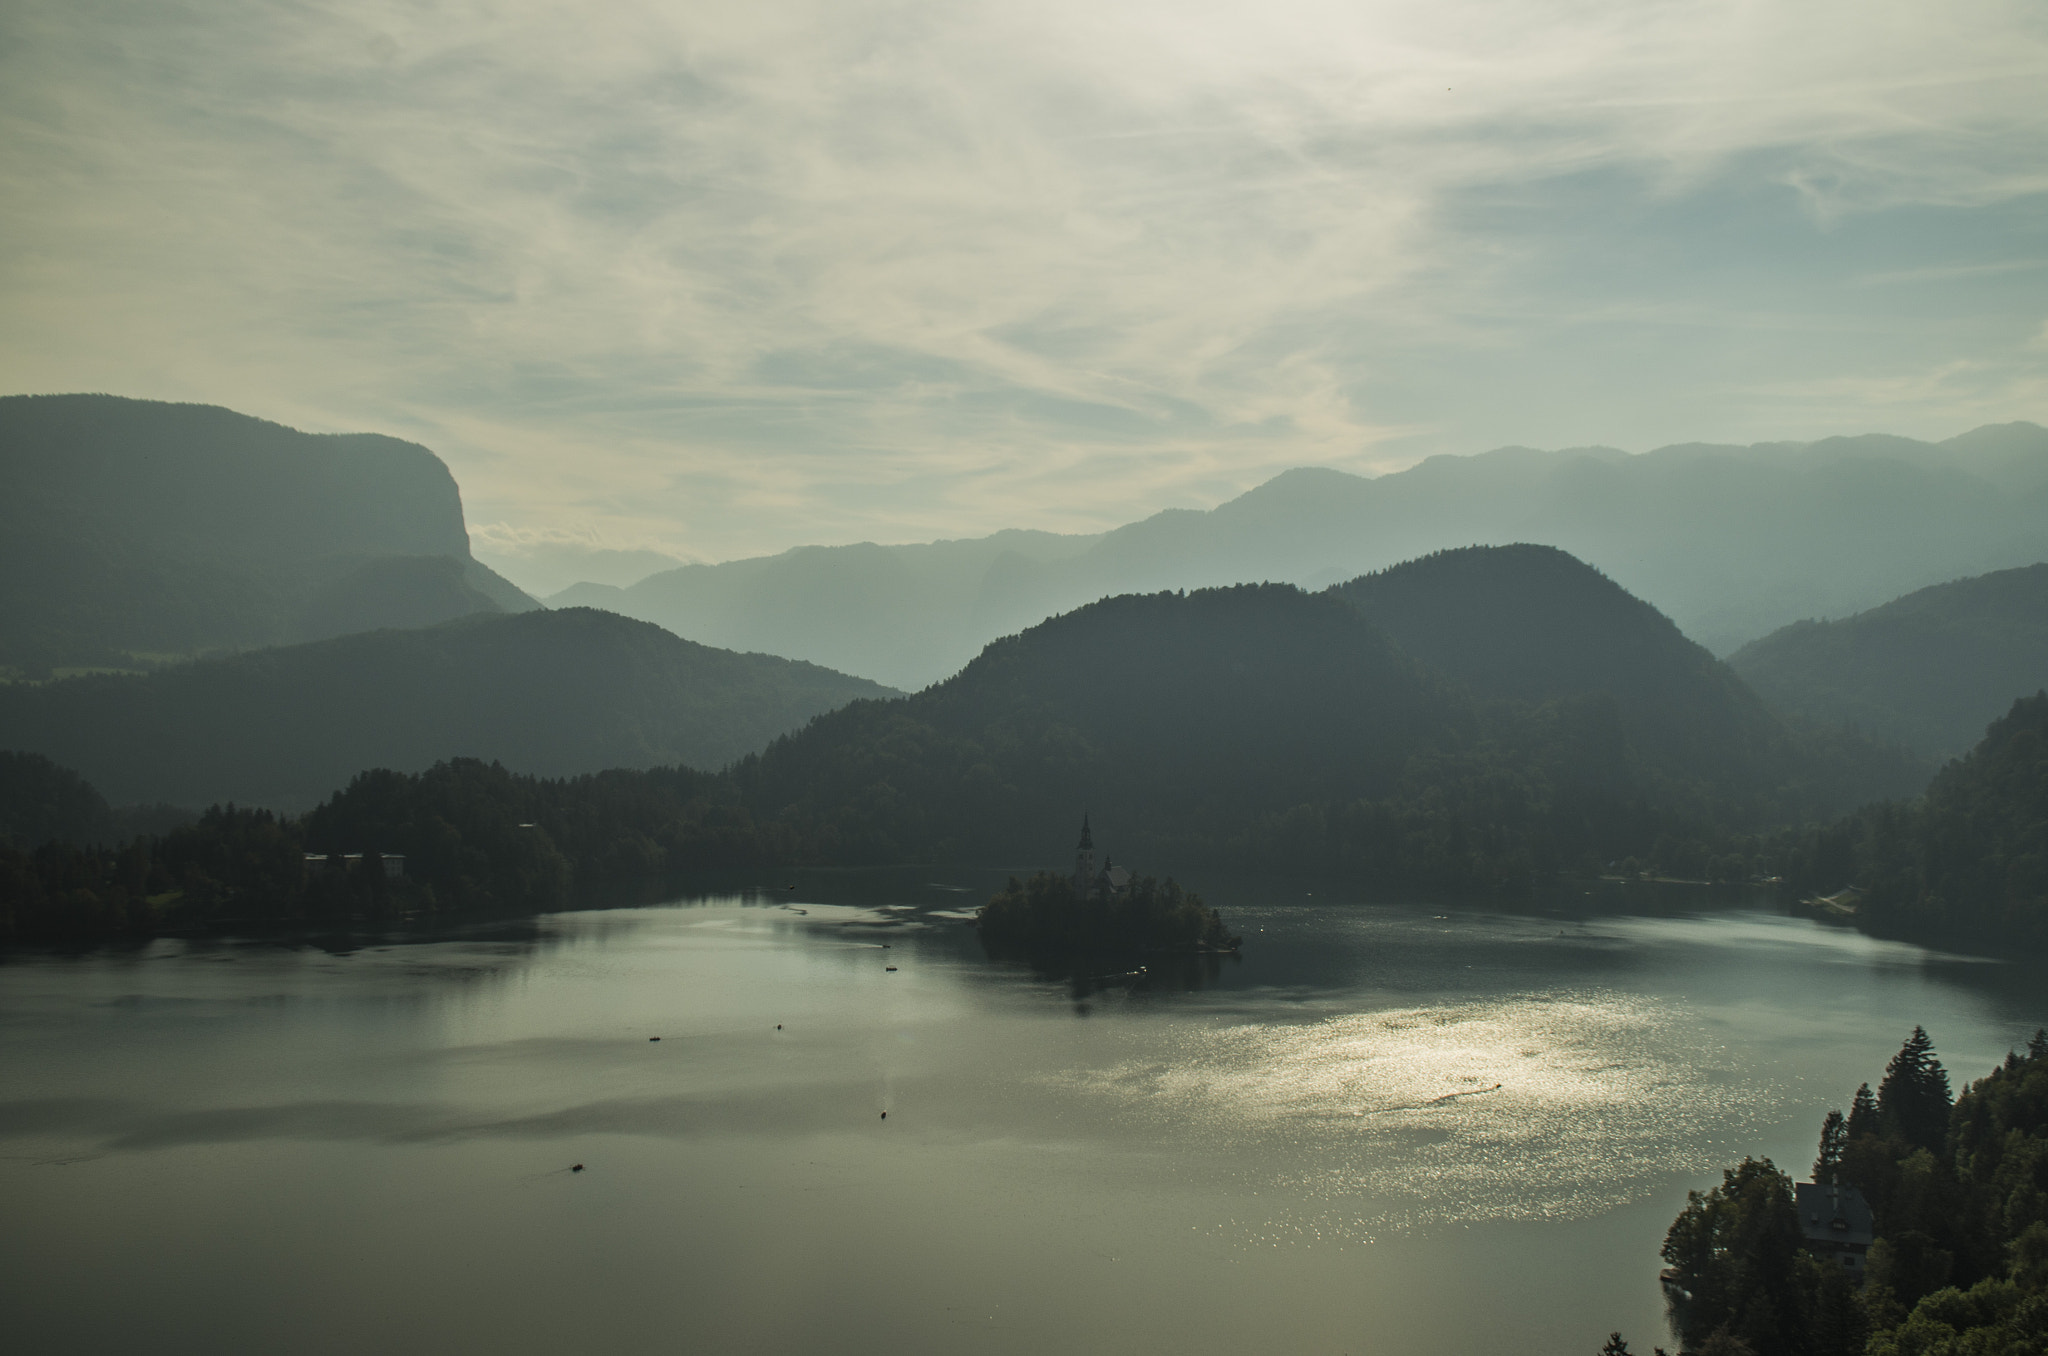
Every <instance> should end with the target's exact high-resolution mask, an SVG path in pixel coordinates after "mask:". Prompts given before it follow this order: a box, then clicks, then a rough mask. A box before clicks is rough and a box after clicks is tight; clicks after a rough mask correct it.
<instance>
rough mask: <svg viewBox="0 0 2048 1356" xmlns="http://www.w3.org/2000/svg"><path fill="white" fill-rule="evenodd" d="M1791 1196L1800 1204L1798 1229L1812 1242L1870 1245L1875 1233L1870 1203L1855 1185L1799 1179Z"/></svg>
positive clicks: (1865, 1246) (1855, 1245) (1857, 1245)
mask: <svg viewBox="0 0 2048 1356" xmlns="http://www.w3.org/2000/svg"><path fill="white" fill-rule="evenodd" d="M1792 1199H1793V1201H1794V1202H1795V1203H1796V1204H1797V1205H1798V1207H1799V1230H1800V1232H1801V1233H1803V1234H1805V1235H1806V1241H1807V1242H1809V1243H1814V1244H1820V1245H1825V1246H1832V1247H1842V1246H1844V1245H1848V1246H1853V1247H1862V1248H1867V1247H1869V1246H1870V1240H1871V1237H1872V1231H1871V1219H1870V1203H1869V1202H1868V1201H1866V1200H1864V1199H1863V1193H1862V1192H1860V1191H1858V1190H1857V1189H1856V1188H1855V1187H1852V1186H1835V1185H1832V1184H1830V1183H1826V1182H1796V1183H1794V1184H1793V1187H1792Z"/></svg>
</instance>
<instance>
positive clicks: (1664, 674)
mask: <svg viewBox="0 0 2048 1356" xmlns="http://www.w3.org/2000/svg"><path fill="white" fill-rule="evenodd" d="M1336 592H1337V594H1338V595H1339V596H1340V597H1342V598H1343V599H1344V600H1345V601H1346V602H1347V603H1349V604H1351V606H1353V607H1355V608H1357V609H1358V610H1359V612H1360V613H1361V614H1363V615H1364V616H1365V618H1366V619H1367V620H1368V621H1370V622H1371V623H1372V624H1373V625H1374V626H1376V627H1378V628H1379V629H1380V630H1382V631H1384V632H1385V633H1386V634H1387V636H1388V637H1389V638H1390V639H1391V640H1393V642H1394V643H1395V644H1396V645H1398V646H1400V647H1401V648H1402V649H1403V650H1405V651H1406V652H1407V653H1408V654H1410V655H1412V656H1414V657H1415V658H1416V659H1418V660H1420V661H1421V662H1422V663H1423V664H1425V665H1427V666H1428V667H1430V668H1432V669H1435V670H1436V671H1438V672H1440V673H1443V674H1445V675H1447V676H1449V677H1452V678H1455V679H1457V680H1458V681H1459V682H1462V683H1465V684H1468V685H1469V686H1470V687H1471V688H1472V689H1473V690H1474V691H1475V692H1478V693H1480V694H1481V695H1483V696H1487V697H1496V698H1506V699H1509V700H1513V701H1519V702H1526V703H1530V704H1541V703H1543V702H1547V701H1553V700H1557V699H1560V698H1572V697H1580V696H1584V695H1586V694H1589V693H1605V694H1607V695H1608V696H1609V697H1611V698H1612V699H1613V709H1614V713H1615V718H1616V719H1617V720H1618V721H1619V723H1620V724H1621V726H1622V727H1623V729H1624V730H1625V731H1626V734H1627V737H1628V739H1629V741H1630V743H1631V744H1632V745H1633V746H1634V747H1635V748H1636V749H1638V750H1639V751H1640V753H1641V755H1642V756H1643V757H1644V759H1645V760H1647V761H1649V762H1651V763H1653V764H1655V765H1656V766H1658V767H1659V768H1662V769H1665V770H1667V771H1670V770H1677V771H1679V773H1680V775H1682V776H1683V777H1685V778H1688V779H1705V780H1712V781H1716V782H1741V783H1742V784H1744V785H1745V786H1750V785H1754V784H1755V783H1756V781H1757V771H1756V768H1755V766H1754V764H1756V763H1757V762H1758V761H1759V760H1769V759H1772V758H1777V757H1781V756H1782V755H1783V753H1784V752H1785V749H1786V745H1787V740H1786V736H1785V732H1784V731H1783V730H1782V729H1780V728H1779V727H1778V724H1777V722H1776V721H1775V720H1773V719H1772V718H1771V716H1770V715H1769V713H1768V712H1766V711H1765V710H1764V707H1763V704H1762V703H1761V702H1759V701H1758V700H1757V698H1756V696H1755V694H1753V693H1752V692H1750V691H1749V689H1748V688H1746V687H1745V686H1744V685H1743V684H1742V682H1741V680H1740V679H1738V678H1736V676H1735V675H1734V674H1733V673H1731V672H1730V671H1729V670H1728V668H1727V666H1726V665H1724V664H1721V663H1720V662H1719V661H1717V660H1716V659H1715V658H1714V657H1713V656H1712V655H1711V654H1709V653H1707V651H1705V650H1704V649H1702V648H1700V647H1699V646H1698V645H1695V644H1694V643H1693V642H1692V641H1689V640H1687V639H1686V638H1685V637H1684V636H1683V635H1682V634H1680V632H1679V630H1678V628H1677V627H1676V626H1674V625H1672V624H1671V621H1670V619H1669V618H1667V617H1666V616H1664V614H1663V613H1661V612H1659V611H1657V609H1656V608H1654V607H1651V606H1650V605H1649V604H1648V603H1646V602H1644V601H1642V600H1641V599H1640V598H1637V597H1635V596H1633V595H1632V594H1630V593H1629V592H1628V591H1627V590H1626V589H1624V588H1622V587H1621V586H1620V585H1619V584H1616V583H1615V582H1614V581H1613V580H1611V579H1609V578H1607V577H1606V576H1605V575H1603V574H1601V573H1600V572H1599V571H1598V570H1595V569H1594V568H1593V567H1592V566H1590V565H1587V564H1585V563H1584V562H1582V561H1580V560H1577V559H1575V558H1573V557H1572V556H1569V555H1567V554H1565V553H1564V552H1563V551H1560V550H1558V549H1556V548H1555V547H1550V546H1527V545H1518V546H1471V547H1465V548H1462V549H1459V550H1454V551H1439V552H1437V553H1435V554H1434V555H1428V556H1424V557H1422V558H1420V559H1417V560H1411V561H1408V562H1406V563H1405V564H1401V565H1396V566H1394V567H1393V568H1391V569H1388V570H1383V571H1381V572H1380V573H1378V574H1371V575H1366V576H1364V577H1363V578H1359V579H1354V580H1352V581H1351V582H1350V583H1348V584H1344V585H1341V586H1339V587H1338V588H1337V589H1336Z"/></svg>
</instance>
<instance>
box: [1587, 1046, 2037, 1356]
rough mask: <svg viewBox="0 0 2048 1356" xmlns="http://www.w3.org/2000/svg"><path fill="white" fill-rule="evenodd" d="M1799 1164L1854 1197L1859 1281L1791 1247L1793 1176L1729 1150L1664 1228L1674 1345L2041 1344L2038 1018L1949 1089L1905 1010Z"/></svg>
mask: <svg viewBox="0 0 2048 1356" xmlns="http://www.w3.org/2000/svg"><path fill="white" fill-rule="evenodd" d="M1813 1177H1814V1180H1815V1181H1816V1182H1823V1183H1828V1182H1832V1183H1839V1184H1840V1185H1843V1186H1847V1187H1854V1188H1855V1189H1856V1190H1858V1191H1860V1192H1861V1193H1862V1195H1863V1197H1864V1199H1865V1200H1866V1201H1867V1202H1868V1203H1869V1206H1870V1210H1871V1214H1872V1217H1873V1229H1874V1234H1875V1241H1874V1242H1873V1243H1872V1244H1871V1245H1870V1251H1869V1255H1868V1261H1867V1265H1866V1266H1865V1268H1864V1275H1863V1280H1862V1284H1861V1285H1860V1286H1859V1285H1858V1284H1857V1282H1856V1279H1855V1278H1854V1277H1853V1276H1852V1275H1851V1274H1850V1273H1849V1272H1848V1271H1846V1270H1845V1269H1844V1268H1843V1267H1841V1266H1840V1265H1838V1264H1836V1263H1834V1262H1832V1261H1828V1260H1824V1259H1823V1258H1820V1257H1817V1256H1815V1255H1814V1254H1813V1253H1812V1252H1810V1251H1808V1249H1807V1247H1806V1243H1805V1234H1804V1232H1803V1231H1802V1229H1801V1227H1800V1220H1799V1212H1798V1209H1797V1207H1796V1205H1795V1204H1794V1199H1793V1195H1794V1193H1793V1189H1792V1188H1793V1183H1792V1179H1791V1178H1790V1177H1789V1176H1788V1175H1787V1174H1786V1173H1785V1172H1784V1171H1783V1170H1781V1169H1780V1168H1778V1167H1777V1166H1776V1165H1775V1164H1773V1163H1772V1162H1771V1161H1770V1160H1769V1159H1745V1160H1743V1162H1742V1163H1741V1164H1740V1165H1739V1166H1737V1167H1734V1168H1730V1169H1728V1170H1727V1171H1726V1172H1724V1173H1723V1174H1722V1181H1721V1185H1719V1186H1717V1187H1715V1188H1713V1189H1712V1190H1710V1191H1704V1192H1700V1191H1695V1192H1692V1193H1690V1194H1689V1195H1688V1197H1687V1200H1686V1206H1685V1209H1684V1210H1683V1211H1682V1212H1681V1213H1680V1214H1679V1216H1678V1218H1677V1219H1676V1220H1675V1221H1673V1223H1672V1225H1671V1229H1670V1231H1669V1233H1668V1234H1667V1235H1666V1236H1665V1240H1664V1246H1663V1255H1664V1260H1665V1261H1666V1262H1667V1263H1669V1271H1668V1272H1667V1273H1666V1275H1667V1277H1668V1278H1669V1281H1670V1283H1671V1285H1672V1286H1673V1287H1675V1289H1676V1290H1677V1291H1678V1292H1679V1297H1678V1298H1676V1299H1674V1301H1673V1305H1672V1319H1673V1326H1674V1328H1675V1329H1676V1331H1677V1332H1678V1334H1679V1336H1680V1338H1681V1340H1682V1341H1683V1343H1684V1352H1685V1353H1688V1356H2038V1353H2041V1352H2043V1351H2048V1032H2036V1033H2035V1035H2034V1038H2033V1040H2032V1041H2030V1042H2029V1043H2028V1046H2027V1049H2026V1051H2025V1052H2024V1053H2021V1052H2018V1051H2015V1052H2013V1053H2011V1054H2009V1055H2008V1056H2007V1057H2006V1060H2005V1062H2004V1063H2003V1064H2002V1065H2001V1066H2000V1067H1998V1068H1996V1069H1993V1070H1992V1071H1991V1073H1990V1074H1989V1075H1988V1076H1986V1077H1984V1078H1982V1079H1979V1080H1978V1081H1977V1082H1975V1083H1972V1084H1971V1085H1970V1086H1969V1087H1967V1088H1965V1089H1964V1090H1963V1093H1962V1095H1961V1096H1960V1097H1955V1098H1953V1099H1951V1090H1950V1086H1949V1080H1948V1074H1947V1071H1946V1070H1945V1069H1943V1067H1942V1065H1941V1061H1940V1059H1939V1058H1938V1057H1937V1056H1936V1054H1935V1052H1934V1045H1933V1042H1932V1041H1931V1040H1930V1039H1929V1037H1928V1035H1927V1033H1926V1032H1925V1031H1924V1030H1922V1029H1921V1028H1919V1027H1915V1028H1914V1029H1913V1034H1912V1035H1911V1036H1910V1037H1908V1038H1907V1040H1906V1042H1905V1044H1904V1045H1903V1046H1901V1048H1900V1050H1899V1052H1898V1054H1897V1055H1895V1056H1893V1058H1892V1060H1891V1062H1890V1063H1889V1064H1888V1065H1887V1066H1886V1069H1885V1072H1884V1077H1883V1079H1882V1080H1881V1081H1880V1082H1879V1084H1878V1087H1877V1090H1876V1091H1875V1092H1872V1090H1871V1088H1870V1085H1869V1084H1868V1083H1866V1084H1864V1085H1863V1086H1861V1087H1859V1088H1858V1089H1857V1090H1856V1094H1855V1096H1854V1097H1853V1098H1852V1099H1851V1100H1850V1102H1849V1106H1848V1110H1847V1111H1846V1113H1845V1112H1843V1111H1841V1110H1835V1111H1831V1112H1829V1113H1828V1115H1827V1117H1826V1119H1825V1121H1824V1122H1823V1123H1822V1126H1821V1134H1820V1144H1819V1152H1818V1154H1817V1155H1816V1157H1815V1161H1814V1164H1813ZM1627 1350H1628V1347H1627V1344H1626V1342H1624V1341H1623V1340H1622V1339H1621V1337H1620V1335H1619V1334H1616V1336H1615V1337H1614V1338H1612V1339H1611V1340H1610V1342H1609V1344H1608V1347H1607V1348H1606V1351H1607V1352H1608V1353H1609V1356H1613V1353H1625V1352H1626V1351H1627Z"/></svg>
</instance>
